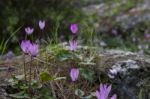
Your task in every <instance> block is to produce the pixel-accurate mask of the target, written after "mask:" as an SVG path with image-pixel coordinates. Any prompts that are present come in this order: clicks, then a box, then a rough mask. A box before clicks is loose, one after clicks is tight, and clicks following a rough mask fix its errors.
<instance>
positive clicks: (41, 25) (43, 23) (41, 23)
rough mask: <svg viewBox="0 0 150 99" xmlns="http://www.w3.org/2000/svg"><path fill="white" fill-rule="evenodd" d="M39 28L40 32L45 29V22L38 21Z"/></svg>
mask: <svg viewBox="0 0 150 99" xmlns="http://www.w3.org/2000/svg"><path fill="white" fill-rule="evenodd" d="M39 27H40V29H41V30H43V29H44V27H45V21H44V20H40V21H39Z"/></svg>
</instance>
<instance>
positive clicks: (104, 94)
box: [69, 24, 117, 99]
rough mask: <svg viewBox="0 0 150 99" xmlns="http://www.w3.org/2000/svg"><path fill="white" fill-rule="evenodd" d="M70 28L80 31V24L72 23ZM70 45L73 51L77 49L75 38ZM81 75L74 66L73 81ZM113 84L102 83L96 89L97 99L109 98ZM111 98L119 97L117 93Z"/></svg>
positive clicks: (71, 74)
mask: <svg viewBox="0 0 150 99" xmlns="http://www.w3.org/2000/svg"><path fill="white" fill-rule="evenodd" d="M70 30H71V31H72V33H73V34H76V33H77V31H78V25H77V24H71V26H70ZM69 44H70V46H69V49H70V50H71V51H75V50H76V49H77V42H76V41H75V40H73V41H70V42H69ZM78 76H79V69H78V68H72V69H71V71H70V77H71V79H72V81H76V80H77V79H78ZM111 87H112V86H111V85H109V86H107V85H105V84H104V85H103V84H100V87H99V90H97V91H96V97H97V99H108V98H109V93H110V91H111ZM110 99H117V95H116V94H114V95H113V96H112V97H111V98H110Z"/></svg>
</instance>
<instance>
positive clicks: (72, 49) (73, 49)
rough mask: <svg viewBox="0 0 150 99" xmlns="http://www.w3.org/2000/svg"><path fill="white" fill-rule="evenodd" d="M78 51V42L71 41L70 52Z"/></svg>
mask: <svg viewBox="0 0 150 99" xmlns="http://www.w3.org/2000/svg"><path fill="white" fill-rule="evenodd" d="M76 49H77V41H75V40H73V41H69V50H70V51H75V50H76Z"/></svg>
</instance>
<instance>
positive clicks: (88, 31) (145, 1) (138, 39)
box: [0, 0, 150, 54]
mask: <svg viewBox="0 0 150 99" xmlns="http://www.w3.org/2000/svg"><path fill="white" fill-rule="evenodd" d="M149 5H150V1H149V0H2V1H1V2H0V9H1V11H0V33H1V36H0V52H1V53H7V52H8V51H10V50H11V51H13V52H15V53H18V52H19V50H20V48H19V46H18V45H19V42H20V41H21V40H22V39H24V37H25V31H24V28H25V27H27V26H32V27H34V29H35V32H34V34H33V36H34V38H35V40H36V36H37V34H36V33H40V32H41V31H40V29H39V27H38V21H39V20H40V19H43V20H45V21H46V28H45V30H44V33H45V34H46V35H48V36H49V38H50V39H53V33H54V32H55V31H56V27H57V26H59V27H58V31H57V32H58V38H59V39H60V41H61V39H62V38H63V40H67V41H68V40H69V39H70V37H71V36H72V35H71V31H70V30H69V26H70V24H71V23H78V24H79V33H78V39H79V40H82V42H83V43H85V44H86V43H87V42H89V40H91V41H92V42H93V43H92V44H93V45H96V46H101V47H104V48H119V49H125V50H130V51H137V52H139V53H147V54H149V39H150V37H149V33H150V28H149V26H150V24H149V21H150V13H149V12H150V7H149ZM44 39H46V38H44ZM63 40H62V41H63Z"/></svg>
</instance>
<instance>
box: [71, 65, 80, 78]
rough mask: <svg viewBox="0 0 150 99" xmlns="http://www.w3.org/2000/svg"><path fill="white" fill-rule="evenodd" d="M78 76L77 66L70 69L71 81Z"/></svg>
mask: <svg viewBox="0 0 150 99" xmlns="http://www.w3.org/2000/svg"><path fill="white" fill-rule="evenodd" d="M78 76H79V69H77V68H72V69H71V71H70V77H71V80H72V81H76V80H77V79H78Z"/></svg>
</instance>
